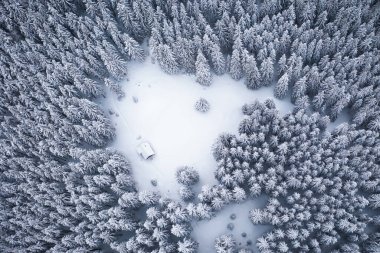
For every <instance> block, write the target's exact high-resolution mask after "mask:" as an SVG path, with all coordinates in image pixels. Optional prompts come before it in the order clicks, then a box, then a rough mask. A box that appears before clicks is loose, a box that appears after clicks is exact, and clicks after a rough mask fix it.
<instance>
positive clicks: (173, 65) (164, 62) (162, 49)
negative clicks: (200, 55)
mask: <svg viewBox="0 0 380 253" xmlns="http://www.w3.org/2000/svg"><path fill="white" fill-rule="evenodd" d="M157 61H158V63H159V64H160V67H161V68H162V70H163V71H165V72H166V73H168V74H176V73H178V71H179V67H178V64H177V61H176V59H175V56H174V55H173V51H172V49H171V48H170V47H169V46H168V45H165V44H160V45H159V46H158V48H157Z"/></svg>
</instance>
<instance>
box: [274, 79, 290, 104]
mask: <svg viewBox="0 0 380 253" xmlns="http://www.w3.org/2000/svg"><path fill="white" fill-rule="evenodd" d="M288 88H289V76H288V74H287V73H285V74H283V75H282V76H281V77H280V79H279V80H278V82H277V84H276V86H275V87H274V96H275V97H276V98H278V99H283V98H284V97H285V95H286V93H287V92H288Z"/></svg>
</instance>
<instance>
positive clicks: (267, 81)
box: [260, 58, 274, 86]
mask: <svg viewBox="0 0 380 253" xmlns="http://www.w3.org/2000/svg"><path fill="white" fill-rule="evenodd" d="M260 74H261V80H262V83H263V85H264V86H269V85H271V84H272V81H273V76H274V69H273V61H272V59H271V58H266V59H265V60H264V61H263V62H262V63H261V65H260Z"/></svg>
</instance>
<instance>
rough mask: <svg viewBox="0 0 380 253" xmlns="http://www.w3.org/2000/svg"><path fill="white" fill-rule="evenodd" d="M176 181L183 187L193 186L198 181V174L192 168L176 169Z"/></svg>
mask: <svg viewBox="0 0 380 253" xmlns="http://www.w3.org/2000/svg"><path fill="white" fill-rule="evenodd" d="M176 177H177V181H178V183H180V184H183V185H187V186H190V185H194V184H196V183H198V181H199V173H198V171H196V170H195V169H193V168H192V167H188V166H183V167H180V168H178V169H177V173H176Z"/></svg>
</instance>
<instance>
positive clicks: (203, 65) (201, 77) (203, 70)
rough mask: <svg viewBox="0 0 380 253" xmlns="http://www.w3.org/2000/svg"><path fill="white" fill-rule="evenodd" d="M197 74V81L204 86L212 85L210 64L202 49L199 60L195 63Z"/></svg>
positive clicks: (199, 52)
mask: <svg viewBox="0 0 380 253" xmlns="http://www.w3.org/2000/svg"><path fill="white" fill-rule="evenodd" d="M195 68H196V72H195V76H196V81H197V82H198V83H200V84H201V85H204V86H210V85H211V81H212V75H211V72H210V66H209V64H208V62H207V60H206V58H205V57H204V55H203V53H202V51H200V50H198V56H197V61H196V63H195Z"/></svg>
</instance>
